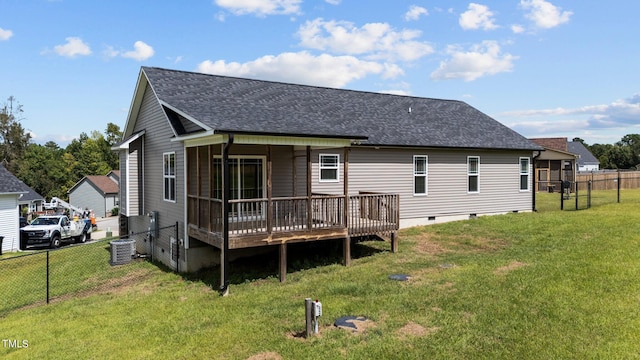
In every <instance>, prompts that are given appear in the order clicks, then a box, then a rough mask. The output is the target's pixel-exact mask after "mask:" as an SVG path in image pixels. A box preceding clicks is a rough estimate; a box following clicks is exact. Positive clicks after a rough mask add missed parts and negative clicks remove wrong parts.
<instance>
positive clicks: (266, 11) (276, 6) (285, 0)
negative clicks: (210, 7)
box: [215, 0, 302, 16]
mask: <svg viewBox="0 0 640 360" xmlns="http://www.w3.org/2000/svg"><path fill="white" fill-rule="evenodd" d="M215 3H216V5H218V6H219V7H221V8H224V9H226V10H228V11H230V12H231V13H233V14H235V15H246V14H254V15H256V16H266V15H276V14H297V13H299V12H300V3H302V0H215Z"/></svg>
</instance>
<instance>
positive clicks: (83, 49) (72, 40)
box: [53, 36, 91, 58]
mask: <svg viewBox="0 0 640 360" xmlns="http://www.w3.org/2000/svg"><path fill="white" fill-rule="evenodd" d="M65 40H67V43H66V44H64V45H56V46H54V47H53V51H54V52H55V53H56V54H58V55H60V56H64V57H69V58H74V57H76V56H78V55H83V56H86V55H91V48H89V44H87V43H85V42H83V41H82V39H80V38H79V37H73V36H72V37H68V38H66V39H65Z"/></svg>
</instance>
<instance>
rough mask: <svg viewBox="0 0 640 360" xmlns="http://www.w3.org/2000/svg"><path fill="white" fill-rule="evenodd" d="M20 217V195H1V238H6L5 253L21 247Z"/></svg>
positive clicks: (3, 247)
mask: <svg viewBox="0 0 640 360" xmlns="http://www.w3.org/2000/svg"><path fill="white" fill-rule="evenodd" d="M18 217H19V213H18V195H14V194H0V236H4V241H3V242H2V252H3V253H4V252H9V251H17V250H18V248H19V247H20V230H19V223H18Z"/></svg>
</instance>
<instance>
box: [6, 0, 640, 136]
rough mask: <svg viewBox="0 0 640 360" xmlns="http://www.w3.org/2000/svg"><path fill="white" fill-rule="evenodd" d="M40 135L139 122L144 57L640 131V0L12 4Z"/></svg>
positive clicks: (11, 79)
mask: <svg viewBox="0 0 640 360" xmlns="http://www.w3.org/2000/svg"><path fill="white" fill-rule="evenodd" d="M0 9H1V11H0V103H4V101H5V99H6V98H8V97H9V96H11V95H13V96H14V97H15V98H16V99H17V100H18V102H19V103H20V104H22V105H23V108H24V112H23V113H22V117H23V119H22V120H21V123H22V124H23V126H24V127H25V128H27V129H28V130H29V131H30V132H32V134H33V137H34V140H35V141H36V142H38V143H44V142H46V141H48V140H53V141H55V142H57V143H58V144H59V145H61V146H66V144H67V143H68V142H69V141H71V139H73V138H75V137H78V135H79V134H80V133H81V132H86V133H90V132H91V131H93V130H98V131H101V132H104V130H105V129H106V125H107V123H109V122H113V123H115V124H118V125H119V126H120V127H124V123H125V121H126V116H127V111H128V108H129V105H130V103H131V99H132V96H133V91H134V87H135V84H136V80H137V76H138V73H139V70H140V67H141V66H157V67H164V68H172V69H180V70H187V71H200V72H205V73H212V74H221V75H230V76H239V77H249V78H257V79H265V80H276V81H284V82H293V83H301V84H310V85H317V86H328V87H338V88H345V89H354V90H364V91H373V92H387V93H395V94H406V95H412V96H420V97H430V98H441V99H456V100H462V101H465V102H467V103H469V104H470V105H472V106H474V107H476V108H478V109H479V110H481V111H483V112H484V113H486V114H488V115H490V116H492V117H493V118H495V119H496V120H498V121H500V122H501V123H503V124H505V125H507V126H509V127H511V128H512V129H514V130H516V131H518V132H519V133H521V134H522V135H524V136H527V137H567V138H569V139H573V138H574V137H580V138H582V139H584V140H585V141H586V142H587V143H589V144H594V143H601V144H604V143H615V142H617V141H619V140H620V139H621V138H622V137H623V136H624V135H626V134H636V133H640V41H638V29H640V26H639V25H638V14H640V2H638V1H615V0H614V1H610V2H595V1H568V0H549V1H546V0H510V1H508V0H490V1H489V0H488V1H478V2H468V1H450V0H449V1H445V0H428V1H420V0H411V1H405V0H395V1H389V0H387V1H371V2H369V1H354V0H316V1H310V0H202V1H199V0H189V1H154V0H140V1H131V0H129V1H119V0H110V1H100V0H96V1H87V0H0Z"/></svg>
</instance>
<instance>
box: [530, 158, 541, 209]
mask: <svg viewBox="0 0 640 360" xmlns="http://www.w3.org/2000/svg"><path fill="white" fill-rule="evenodd" d="M540 155H542V151H538V155H535V156H534V157H533V191H532V192H531V193H532V195H531V198H532V199H531V200H532V209H531V210H532V211H533V212H537V211H538V209H536V184H537V183H538V179H536V174H537V171H536V159H537V158H539V157H540Z"/></svg>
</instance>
